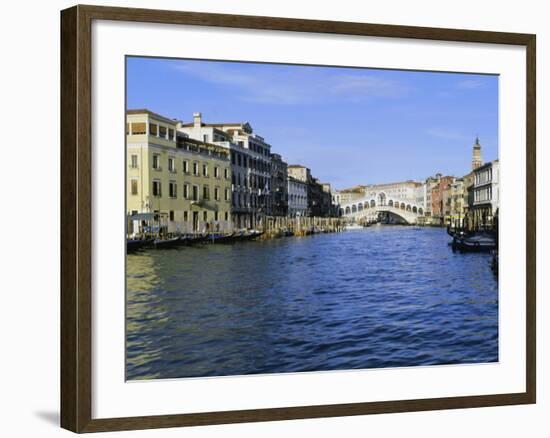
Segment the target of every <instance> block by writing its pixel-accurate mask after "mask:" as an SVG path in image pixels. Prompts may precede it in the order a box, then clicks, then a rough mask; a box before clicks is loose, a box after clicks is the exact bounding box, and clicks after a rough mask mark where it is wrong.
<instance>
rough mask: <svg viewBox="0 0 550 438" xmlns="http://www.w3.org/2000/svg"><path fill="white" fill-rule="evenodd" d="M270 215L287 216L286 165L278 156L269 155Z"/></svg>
mask: <svg viewBox="0 0 550 438" xmlns="http://www.w3.org/2000/svg"><path fill="white" fill-rule="evenodd" d="M271 193H272V215H273V216H287V214H288V165H287V163H285V162H284V161H283V159H282V157H281V156H280V155H279V154H273V153H272V154H271Z"/></svg>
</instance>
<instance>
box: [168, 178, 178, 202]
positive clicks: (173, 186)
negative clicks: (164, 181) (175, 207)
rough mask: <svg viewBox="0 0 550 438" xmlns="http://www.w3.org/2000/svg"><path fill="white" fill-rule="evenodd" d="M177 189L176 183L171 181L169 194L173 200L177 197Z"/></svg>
mask: <svg viewBox="0 0 550 438" xmlns="http://www.w3.org/2000/svg"><path fill="white" fill-rule="evenodd" d="M177 188H178V186H177V185H176V183H175V182H174V181H170V182H169V183H168V192H169V195H170V197H171V198H175V197H176V196H177V191H178V190H177Z"/></svg>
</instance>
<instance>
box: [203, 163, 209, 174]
mask: <svg viewBox="0 0 550 438" xmlns="http://www.w3.org/2000/svg"><path fill="white" fill-rule="evenodd" d="M202 176H208V164H206V163H204V164H203V165H202Z"/></svg>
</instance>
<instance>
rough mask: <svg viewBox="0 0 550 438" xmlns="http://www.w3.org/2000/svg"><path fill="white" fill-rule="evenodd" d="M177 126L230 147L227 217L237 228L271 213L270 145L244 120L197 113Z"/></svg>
mask: <svg viewBox="0 0 550 438" xmlns="http://www.w3.org/2000/svg"><path fill="white" fill-rule="evenodd" d="M179 130H180V131H181V132H183V133H185V134H187V135H188V136H189V137H190V138H193V139H196V140H200V141H203V142H205V143H213V144H217V145H221V146H224V147H226V148H228V149H230V151H231V172H232V204H231V217H232V220H233V223H234V224H235V226H236V227H237V228H255V227H258V226H260V225H261V223H262V221H263V218H264V217H265V216H266V215H271V214H272V199H271V187H270V186H271V145H269V144H268V143H267V142H266V141H265V140H264V139H263V137H260V136H259V135H257V134H254V132H253V130H252V127H251V126H250V124H248V123H204V122H203V121H202V115H201V113H194V114H193V123H188V124H182V125H180V127H179Z"/></svg>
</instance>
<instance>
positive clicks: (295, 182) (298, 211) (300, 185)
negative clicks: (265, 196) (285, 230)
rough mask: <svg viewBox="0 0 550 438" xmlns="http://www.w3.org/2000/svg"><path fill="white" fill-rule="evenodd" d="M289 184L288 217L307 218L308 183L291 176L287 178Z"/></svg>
mask: <svg viewBox="0 0 550 438" xmlns="http://www.w3.org/2000/svg"><path fill="white" fill-rule="evenodd" d="M287 183H288V216H289V217H304V216H307V212H308V202H307V183H305V182H304V181H301V180H299V179H296V178H294V177H292V176H290V175H288V176H287Z"/></svg>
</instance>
